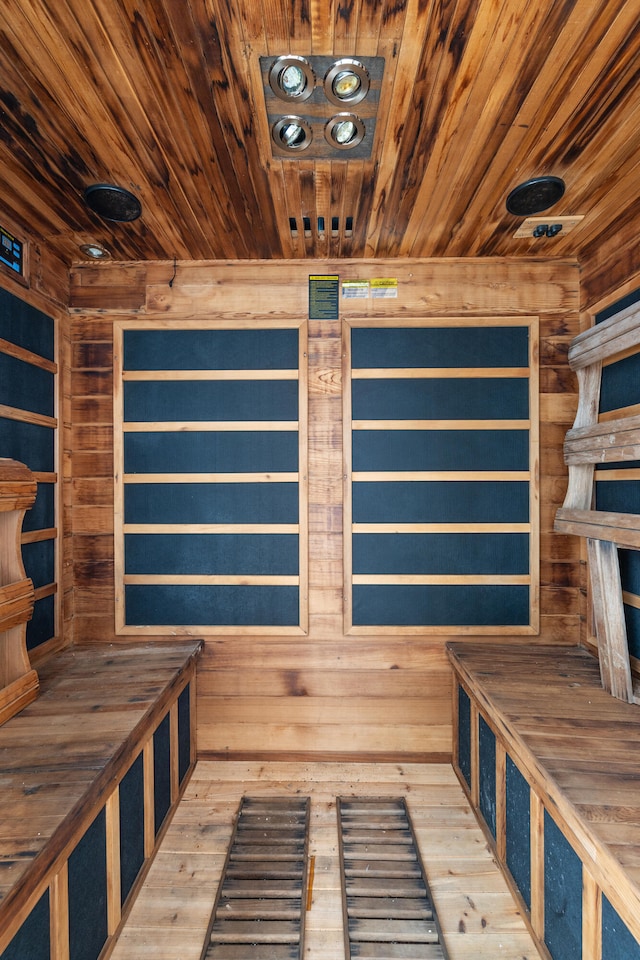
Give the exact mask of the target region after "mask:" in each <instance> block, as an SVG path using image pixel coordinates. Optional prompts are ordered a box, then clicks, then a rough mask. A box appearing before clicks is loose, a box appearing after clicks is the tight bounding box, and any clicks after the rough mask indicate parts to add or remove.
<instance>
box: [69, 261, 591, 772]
mask: <svg viewBox="0 0 640 960" xmlns="http://www.w3.org/2000/svg"><path fill="white" fill-rule="evenodd" d="M314 268H315V269H318V267H314V265H312V267H311V269H312V270H313V269H314ZM319 269H320V270H321V271H322V272H323V273H325V272H327V271H328V272H329V273H338V274H339V275H347V276H364V277H369V278H371V277H379V276H392V277H393V276H395V277H397V278H398V281H399V288H398V292H399V295H398V298H397V299H396V300H386V301H385V300H367V301H361V302H357V301H356V302H354V301H347V300H343V301H342V304H341V313H343V314H344V315H345V316H348V317H349V318H350V319H352V320H353V321H355V320H357V319H359V320H360V321H361V322H362V323H363V324H366V323H367V321H368V318H369V316H371V315H377V316H382V317H385V318H388V319H389V320H391V321H394V322H398V321H403V322H406V323H411V322H414V323H415V322H422V319H421V318H425V317H426V318H429V317H430V318H438V317H443V316H453V317H459V318H462V319H464V318H465V317H468V318H469V320H470V322H472V321H473V322H475V318H476V317H478V316H482V317H490V318H496V322H508V321H507V320H505V319H504V318H508V317H513V316H531V310H532V305H533V304H535V307H536V313H537V314H538V316H539V317H540V321H539V323H540V348H541V349H540V354H541V358H542V359H541V371H542V372H544V371H549V372H552V371H553V370H555V369H557V368H562V366H563V365H565V364H566V351H567V348H568V342H569V340H570V339H571V338H572V337H573V336H574V335H575V334H576V333H577V332H578V329H579V327H578V320H579V318H578V313H577V307H578V286H577V281H578V276H577V269H576V267H575V265H574V264H571V263H552V262H545V263H536V262H532V261H529V262H527V264H526V265H524V264H521V265H518V264H517V263H515V262H512V261H504V260H498V261H491V262H489V261H483V260H475V261H471V260H467V261H462V260H458V261H445V260H443V261H422V262H420V261H385V262H381V263H376V262H375V261H366V262H363V263H356V262H354V261H350V262H349V263H347V264H340V263H339V262H338V261H332V262H331V261H330V262H326V263H323V264H322V265H321V266H319ZM144 271H145V273H146V276H147V280H148V285H147V296H146V297H144V296H143V298H142V299H143V301H144V302H145V303H146V307H145V312H144V314H143V315H144V316H149V317H150V318H151V317H153V318H154V321H155V320H156V319H159V318H162V317H170V318H171V319H172V321H173V320H180V321H181V322H182V323H184V324H187V325H189V324H194V325H195V324H198V323H202V321H203V320H207V321H209V320H213V321H215V319H216V318H219V319H220V320H221V321H224V322H225V323H227V322H229V321H233V322H238V323H239V324H242V323H243V322H246V318H247V316H250V317H251V318H252V322H253V319H254V318H260V321H261V322H264V323H265V324H267V325H268V324H269V323H273V322H278V320H279V319H282V318H285V319H286V318H289V317H297V318H300V317H304V316H306V313H307V309H308V275H309V272H310V267H309V264H308V263H305V262H299V261H298V262H296V263H290V264H284V263H243V262H236V263H228V264H206V265H205V264H202V265H198V264H195V263H189V264H184V265H180V266H179V268H178V274H177V277H176V280H175V282H174V284H173V286H172V287H171V288H170V287H169V286H168V280H169V279H170V276H171V274H170V273H169V274H167V270H166V265H163V264H149V265H147V266H145V267H144ZM85 274H88V275H89V276H91V277H93V278H94V280H92V282H91V283H84V281H81V277H84V275H85ZM74 277H75V278H76V279H75V280H74V291H75V293H74V296H75V295H76V294H77V295H78V297H79V299H77V300H75V301H74V304H75V305H74V306H73V307H72V317H71V327H70V330H71V343H72V346H73V354H74V356H75V358H76V360H77V362H78V364H79V369H78V378H76V371H75V367H74V368H72V371H71V381H70V382H71V391H70V392H71V397H72V404H73V413H74V415H73V427H72V430H73V443H74V449H73V457H72V459H71V461H70V470H71V473H70V478H69V479H70V489H69V494H70V505H69V517H70V520H71V526H72V529H73V532H74V535H73V538H72V547H73V554H72V557H73V568H74V571H75V579H74V584H75V592H74V596H73V598H72V603H73V607H72V609H73V610H74V615H75V616H74V626H73V630H74V635H75V637H76V638H77V639H78V640H82V641H89V642H90V641H100V640H106V639H112V638H113V632H114V618H113V603H114V593H113V539H112V537H113V533H112V525H111V524H110V522H109V514H111V518H113V508H114V507H113V479H112V457H111V454H110V450H109V445H108V438H109V436H110V435H111V431H112V427H113V401H112V396H111V386H110V382H109V378H108V377H99V378H97V379H95V380H94V379H93V378H92V377H91V376H90V374H91V370H92V364H93V363H95V364H96V370H97V371H98V372H104V371H105V367H106V366H107V363H108V359H107V358H109V357H110V349H109V344H110V343H111V336H112V334H111V325H112V323H113V320H115V319H121V318H123V317H124V316H125V314H122V313H121V312H119V311H118V310H115V311H111V310H107V312H103V313H97V312H95V310H94V309H93V308H92V307H88V306H87V303H86V301H84V300H83V299H82V297H83V294H82V291H84V290H88V289H92V287H93V285H94V281H95V284H99V289H100V291H101V292H100V297H101V298H102V302H103V304H107V303H108V302H109V290H110V287H111V285H112V283H113V288H114V289H113V292H114V302H115V303H123V302H126V300H127V295H126V291H127V285H128V283H129V281H130V283H131V288H132V291H133V293H134V296H133V297H132V300H131V302H132V303H133V302H134V300H135V298H138V301H137V302H139V296H140V272H139V270H138V271H133V272H126V271H125V272H123V271H122V269H121V268H120V267H119V266H116V265H114V266H113V267H109V266H108V265H103V267H102V268H101V269H97V268H95V267H83V268H79V269H78V270H77V271H75V272H74ZM123 284H124V286H123ZM96 289H98V287H96ZM90 302H91V303H94V300H93V296H92V298H91V301H90ZM137 309H139V308H137ZM137 316H138V319H139V318H140V314H139V313H138V315H137ZM308 352H309V357H308V403H309V464H308V466H309V633H308V635H307V636H306V637H304V638H292V637H284V636H278V635H277V634H274V635H271V636H265V635H261V634H260V633H258V632H256V633H255V634H251V635H247V636H242V637H210V638H209V639H208V640H207V642H206V646H205V652H204V654H203V658H202V660H201V662H200V666H199V677H198V684H199V694H200V696H199V708H198V749H199V751H200V753H201V755H206V756H214V755H215V756H222V757H224V756H229V755H230V754H232V753H233V754H241V755H253V756H256V755H260V756H274V755H290V756H296V757H300V756H307V755H309V754H311V755H314V754H315V755H321V756H332V755H336V754H339V755H343V754H345V753H346V754H348V755H349V756H351V757H354V756H357V755H359V754H363V755H366V756H371V757H374V756H375V757H387V758H388V757H397V756H405V757H406V756H408V755H409V756H412V757H420V758H423V759H425V758H427V759H434V758H437V757H440V758H442V757H444V756H449V754H450V750H451V711H450V706H449V697H450V674H449V667H448V664H447V661H446V657H445V655H444V641H445V638H444V637H442V636H434V637H429V638H425V637H423V636H415V637H411V638H406V637H405V638H401V637H397V636H393V635H389V636H380V635H376V634H367V635H363V636H358V637H349V638H347V637H345V635H344V630H343V596H344V591H343V570H342V556H343V549H342V548H343V544H342V537H343V534H342V526H343V516H342V512H343V481H342V478H343V475H344V472H345V459H344V458H345V455H346V452H347V451H345V450H344V449H343V443H342V418H343V405H342V396H341V394H342V351H341V329H340V322H339V321H319V320H318V321H311V322H310V323H309V343H308ZM541 379H542V378H541ZM76 384H77V385H78V387H79V389H78V391H76V389H75V386H76ZM95 384H98V385H99V390H100V391H101V392H99V393H92V394H88V395H87V394H85V393H83V392H82V391H84V390H93V389H94V385H95ZM565 386H566V384H564V383H563V382H562V381H561V380H558V379H556V378H553V377H548V378H547V380H546V381H544V388H543V389H544V392H543V393H541V394H540V396H539V398H538V402H539V404H540V476H541V484H540V501H541V509H540V515H541V521H540V522H541V527H540V529H541V539H540V566H541V595H540V614H541V618H540V620H541V630H540V637H539V639H540V640H543V641H546V642H549V643H556V642H560V643H562V642H565V643H566V642H578V639H579V636H580V629H581V627H580V618H581V615H582V614H583V607H584V600H583V596H582V590H583V588H584V583H583V571H582V568H581V566H580V563H579V560H580V557H579V552H578V551H577V550H576V547H575V543H573V538H570V537H567V536H565V535H562V534H557V533H554V532H553V523H554V518H555V512H556V510H557V507H558V506H559V505H560V503H561V502H562V497H563V496H564V491H565V488H566V476H567V473H566V466H565V465H564V462H563V458H562V444H563V441H564V436H565V432H566V430H567V429H568V427H569V426H570V425H571V423H572V422H573V418H574V414H575V405H576V401H577V397H576V394H575V389H574V393H572V394H568V393H566V392H564V390H565ZM487 639H488V641H489V642H491V641H492V640H493V639H495V638H487ZM520 639H521V641H522V639H523V638H520ZM524 639H525V640H531V639H533V642H537V639H538V638H524Z"/></svg>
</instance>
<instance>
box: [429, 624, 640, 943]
mask: <svg viewBox="0 0 640 960" xmlns="http://www.w3.org/2000/svg"><path fill="white" fill-rule="evenodd" d="M448 653H449V658H450V660H451V663H452V665H453V670H454V681H455V682H454V768H455V770H456V772H457V774H458V777H459V779H460V782H461V783H462V786H463V788H464V790H465V791H466V793H467V795H468V796H469V799H470V802H471V804H472V806H473V808H474V810H475V811H476V813H477V815H478V818H479V820H480V822H481V823H482V824H483V825H484V828H485V832H486V835H487V838H488V840H489V842H490V844H491V846H492V847H493V849H494V851H495V855H496V858H497V860H498V861H499V863H500V865H501V866H502V868H503V870H504V872H505V875H506V876H507V879H508V881H509V883H510V885H511V887H512V889H513V891H514V894H515V896H516V898H517V899H518V900H519V902H520V903H521V905H522V909H523V912H524V914H525V916H527V917H528V918H529V922H530V926H531V930H532V933H533V935H534V937H535V938H536V939H537V941H538V943H539V944H540V946H541V953H542V955H543V956H551V957H552V958H553V960H639V958H640V761H639V756H640V711H639V710H638V708H637V707H636V706H634V705H633V704H628V703H624V702H622V701H620V700H617V699H614V698H612V697H611V696H610V695H609V694H608V693H607V692H606V691H605V690H604V689H603V688H602V685H601V683H600V675H599V668H598V663H597V660H596V658H595V657H593V656H592V655H591V654H590V653H589V652H588V651H586V650H583V649H581V648H580V647H577V646H576V647H560V646H533V647H531V646H529V647H525V646H522V645H516V644H512V645H508V646H507V645H503V644H500V645H493V644H480V643H468V644H467V643H464V642H457V643H450V644H449V645H448ZM547 950H548V953H547Z"/></svg>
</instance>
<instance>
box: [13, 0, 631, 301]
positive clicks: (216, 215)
mask: <svg viewBox="0 0 640 960" xmlns="http://www.w3.org/2000/svg"><path fill="white" fill-rule="evenodd" d="M521 6H522V5H521V4H518V2H517V0H508V2H506V3H503V4H500V5H496V4H494V3H492V2H491V0H402V2H399V3H395V4H390V3H384V4H383V3H372V2H369V0H366V2H355V3H350V4H344V3H341V2H340V0H328V2H327V3H319V2H312V3H306V4H293V5H292V4H290V3H288V2H287V0H269V2H267V3H264V4H262V5H261V6H260V7H259V9H256V8H255V2H254V0H242V2H237V3H230V2H229V0H208V2H204V0H188V2H185V3H176V2H175V0H162V2H156V0H144V2H141V3H138V4H135V5H132V4H131V3H129V2H127V0H117V2H114V3H112V4H109V6H108V7H106V8H105V6H104V5H102V4H99V3H97V2H95V0H92V2H89V3H84V2H81V0H65V2H64V3H53V2H52V0H37V2H33V3H31V4H29V7H28V9H26V8H23V7H22V6H21V5H14V6H13V7H11V9H9V10H7V11H6V16H5V18H4V22H3V27H2V31H1V32H0V59H1V60H2V64H3V103H4V109H5V112H6V118H5V120H4V124H3V131H4V136H3V140H2V143H1V144H0V169H2V174H3V180H4V182H5V184H6V185H7V189H6V191H5V194H6V196H5V209H6V214H7V215H8V216H9V217H10V219H11V222H12V224H13V223H15V227H16V229H17V228H18V227H20V228H21V229H22V231H23V233H26V234H28V236H29V237H31V239H32V240H33V247H34V249H33V251H32V254H33V256H32V269H31V272H32V274H34V275H37V274H39V273H47V272H51V267H52V265H53V264H54V262H55V261H56V260H57V261H59V262H65V263H66V264H70V263H72V262H74V261H75V262H77V261H78V260H80V259H82V258H83V256H84V255H83V254H82V253H81V251H80V250H79V245H80V244H81V243H83V242H87V241H99V242H102V243H103V244H104V245H106V247H107V248H108V249H109V250H110V251H111V253H112V254H113V256H114V257H115V258H117V259H119V260H166V261H171V260H172V259H173V257H174V256H176V257H177V258H178V259H179V260H186V259H194V260H205V259H246V258H252V257H253V258H267V259H271V258H273V259H290V258H297V257H307V258H309V259H314V258H324V257H327V256H329V257H369V256H374V257H379V258H384V257H389V256H403V257H405V256H413V257H425V256H427V257H430V256H442V257H465V256H483V257H495V256H505V255H506V256H515V257H528V256H535V257H541V258H546V257H548V256H549V255H550V254H551V255H553V256H570V257H574V258H576V259H579V260H580V261H581V262H583V263H591V262H593V268H592V269H591V270H590V273H589V281H588V283H589V294H588V295H589V296H590V297H591V296H592V295H593V291H594V290H595V291H597V290H598V289H599V288H600V289H601V290H602V287H603V286H605V285H607V283H608V282H610V281H609V278H608V276H607V271H608V270H613V271H614V273H615V274H616V276H617V280H618V283H620V282H622V281H624V279H626V277H627V276H628V274H629V272H630V268H631V267H633V266H634V265H635V269H636V270H637V269H638V268H639V266H640V264H639V263H638V259H637V257H638V254H637V249H636V244H635V243H634V240H635V237H636V236H637V207H636V202H637V197H638V192H637V180H638V176H637V174H638V159H637V158H638V132H637V124H636V123H635V112H636V110H637V105H638V99H637V89H638V87H637V84H638V66H637V64H638V50H639V46H638V45H639V43H640V41H639V39H638V32H637V29H636V27H637V23H636V15H635V11H634V9H633V5H630V4H628V3H624V2H623V0H613V2H610V3H607V4H604V5H603V4H593V3H589V2H586V0H574V2H570V3H564V4H558V3H556V2H554V0H541V2H539V3H537V4H536V5H535V6H533V7H528V8H527V9H526V10H524V11H523V10H522V9H521ZM282 54H297V55H301V56H305V55H306V56H309V55H315V56H327V57H333V56H335V57H344V56H362V57H365V56H376V57H381V58H384V61H385V69H384V75H383V78H382V84H381V88H380V103H379V109H378V119H377V124H376V131H375V138H374V140H373V149H372V154H371V158H370V159H366V160H361V159H348V158H349V154H348V152H346V151H340V152H339V151H335V153H336V156H335V157H334V158H330V159H319V160H314V159H306V158H305V155H304V151H303V152H302V153H301V154H300V155H299V159H296V160H294V161H292V160H290V159H288V158H287V159H285V160H281V159H278V158H277V157H275V156H274V154H273V150H272V145H271V135H270V130H269V124H268V121H267V116H266V110H265V97H264V92H263V79H262V74H261V70H260V57H261V56H277V55H282ZM558 64H563V65H565V66H566V69H564V68H563V69H562V70H559V69H557V65H558ZM319 79H320V81H321V80H322V77H320V78H319ZM365 107H366V101H365V102H364V105H363V106H362V107H361V112H362V113H363V114H364V115H366V113H367V110H366V109H365ZM283 109H284V110H285V112H286V111H287V110H288V111H291V109H293V110H294V111H295V110H296V109H300V111H301V112H302V109H303V105H299V104H293V105H290V104H283ZM319 135H320V136H322V133H321V132H320V134H319ZM312 146H313V145H312ZM545 173H550V174H553V175H556V176H561V177H563V178H564V179H565V181H566V183H567V184H568V185H569V189H568V190H567V193H566V195H565V197H564V198H563V199H562V201H561V203H559V204H556V206H555V208H554V210H553V211H552V212H553V214H555V215H559V214H562V215H564V216H571V215H578V216H584V219H583V220H582V222H581V224H580V226H579V227H578V228H576V229H575V230H574V231H573V232H572V233H571V234H562V233H561V234H560V235H559V236H558V237H556V238H554V239H553V240H552V241H549V240H546V239H542V240H540V239H534V238H533V237H528V238H527V237H525V238H524V239H517V240H516V239H514V233H515V232H516V229H517V227H518V226H519V225H520V223H521V218H517V217H514V216H512V215H510V214H508V213H507V211H506V207H505V199H506V197H507V195H508V193H509V191H510V190H511V189H513V187H515V186H516V185H517V184H518V183H520V182H523V181H524V180H526V179H528V178H530V177H534V176H539V175H541V174H545ZM110 180H113V181H116V182H118V183H121V184H122V185H123V186H125V187H126V188H128V189H130V190H132V191H133V192H134V193H135V194H136V195H137V196H138V197H139V198H140V200H141V202H142V206H143V217H142V218H141V219H140V220H138V221H136V222H134V223H131V224H128V225H127V229H126V230H120V229H112V226H111V225H110V224H108V223H105V222H104V221H103V220H101V219H100V218H99V217H98V216H96V215H94V214H92V213H90V212H89V211H88V210H87V208H86V207H85V205H84V203H83V200H82V195H83V191H84V189H85V188H86V187H87V186H88V185H90V184H92V183H100V182H105V181H106V182H108V181H110ZM305 217H306V218H308V220H309V229H308V230H306V231H305V230H304V229H302V223H303V218H305ZM333 217H337V218H338V221H339V227H338V229H337V230H336V231H335V232H334V231H332V230H331V229H330V225H331V221H332V218H333ZM348 217H351V218H353V225H352V228H351V229H349V230H347V229H346V220H347V218H348ZM319 218H324V222H325V226H324V228H323V227H322V226H320V225H319ZM290 219H294V220H295V221H296V223H297V229H295V230H292V229H291V227H290ZM621 250H622V251H623V254H624V255H623V257H620V253H621ZM54 276H55V274H54ZM52 279H53V276H52ZM63 284H64V276H63V275H57V276H56V296H57V297H58V298H59V299H61V302H64V288H63ZM85 292H86V293H87V294H88V293H89V291H85ZM602 292H603V293H604V292H606V290H602ZM140 293H141V291H140V290H139V291H138V294H139V295H140ZM115 297H116V294H115V293H114V296H113V298H112V300H111V305H112V306H116V305H117V302H116V299H115ZM102 305H103V304H102V303H100V302H96V303H95V307H96V308H97V309H100V308H101V307H102ZM120 306H124V304H123V303H122V302H121V303H120ZM140 306H141V304H140V303H138V308H139V307H140Z"/></svg>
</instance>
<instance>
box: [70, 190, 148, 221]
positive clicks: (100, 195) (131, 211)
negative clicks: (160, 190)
mask: <svg viewBox="0 0 640 960" xmlns="http://www.w3.org/2000/svg"><path fill="white" fill-rule="evenodd" d="M84 201H85V203H86V204H87V206H88V207H89V209H90V210H93V212H94V213H97V214H98V216H99V217H103V219H105V220H115V221H117V222H122V223H127V222H130V221H131V220H137V219H138V217H139V216H140V214H141V213H142V206H141V204H140V201H139V200H138V198H137V197H136V196H134V194H133V193H130V192H129V191H128V190H125V189H124V187H117V186H115V185H114V184H111V183H94V184H92V185H91V186H89V187H87V189H86V190H85V192H84Z"/></svg>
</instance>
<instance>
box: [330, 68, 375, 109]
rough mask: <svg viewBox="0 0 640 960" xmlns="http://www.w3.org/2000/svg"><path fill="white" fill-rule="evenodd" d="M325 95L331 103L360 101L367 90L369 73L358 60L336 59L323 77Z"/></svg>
mask: <svg viewBox="0 0 640 960" xmlns="http://www.w3.org/2000/svg"><path fill="white" fill-rule="evenodd" d="M324 92H325V96H326V97H327V99H328V100H330V101H331V103H333V104H336V105H337V106H341V105H342V104H345V103H348V104H354V103H360V101H361V100H364V98H365V97H366V95H367V93H368V92H369V74H368V72H367V70H366V68H365V67H364V66H363V64H361V63H360V61H359V60H353V59H352V58H351V57H344V58H343V59H341V60H336V62H335V63H334V64H333V66H332V67H331V68H330V69H329V70H328V71H327V74H326V76H325V78H324Z"/></svg>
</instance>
